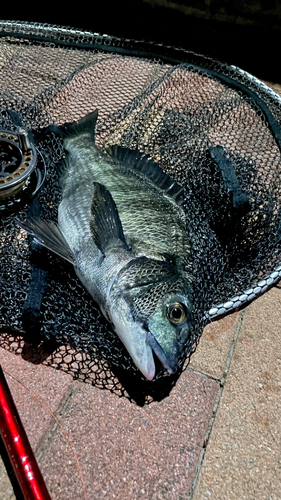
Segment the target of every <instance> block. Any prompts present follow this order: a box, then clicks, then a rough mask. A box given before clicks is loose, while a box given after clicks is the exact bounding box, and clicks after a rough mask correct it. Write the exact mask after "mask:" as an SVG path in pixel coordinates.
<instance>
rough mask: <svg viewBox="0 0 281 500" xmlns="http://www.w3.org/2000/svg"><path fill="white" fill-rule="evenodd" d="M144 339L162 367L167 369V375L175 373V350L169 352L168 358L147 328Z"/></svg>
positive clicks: (176, 354)
mask: <svg viewBox="0 0 281 500" xmlns="http://www.w3.org/2000/svg"><path fill="white" fill-rule="evenodd" d="M146 341H147V344H148V346H149V347H150V348H151V350H152V351H153V353H154V354H155V356H156V357H157V358H158V359H159V361H160V362H161V364H162V365H163V367H164V368H165V369H166V370H167V372H168V373H169V375H172V374H173V373H176V372H177V370H178V353H177V352H176V351H175V352H174V353H172V354H169V358H168V357H167V355H166V354H165V352H164V349H163V348H162V347H161V346H160V344H159V343H158V342H157V340H156V339H155V337H154V336H153V335H152V333H151V332H150V331H149V330H148V331H147V336H146ZM154 375H155V366H154ZM149 380H152V379H149Z"/></svg>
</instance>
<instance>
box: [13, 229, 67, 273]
mask: <svg viewBox="0 0 281 500" xmlns="http://www.w3.org/2000/svg"><path fill="white" fill-rule="evenodd" d="M18 224H19V226H20V227H21V228H22V229H24V230H25V231H27V232H28V233H29V234H31V236H33V237H34V240H35V241H36V242H37V243H40V245H43V246H44V247H46V248H48V250H51V252H54V253H55V254H57V255H59V256H60V257H62V258H63V259H65V260H67V261H68V262H70V263H71V264H75V258H74V256H73V254H72V252H71V250H70V248H69V245H68V243H67V241H66V239H65V237H64V236H63V234H62V232H61V230H60V228H59V227H58V226H57V225H56V224H55V223H54V222H46V221H44V220H40V219H39V220H35V219H33V220H27V221H18Z"/></svg>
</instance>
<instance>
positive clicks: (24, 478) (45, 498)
mask: <svg viewBox="0 0 281 500" xmlns="http://www.w3.org/2000/svg"><path fill="white" fill-rule="evenodd" d="M0 434H1V437H2V440H3V442H4V444H5V447H6V450H7V453H8V456H9V458H10V461H11V463H12V465H13V469H14V472H15V475H16V477H17V480H18V482H19V485H20V487H21V490H22V493H23V496H24V499H25V500H51V497H50V495H49V493H48V490H47V487H46V485H45V482H44V479H43V477H42V474H41V472H40V469H39V467H38V464H37V462H36V459H35V456H34V454H33V451H32V448H31V446H30V443H29V441H28V437H27V435H26V433H25V430H24V428H23V425H22V422H21V420H20V417H19V414H18V411H17V409H16V406H15V403H14V401H13V398H12V395H11V393H10V390H9V387H8V384H7V382H6V379H5V376H4V373H3V370H2V368H1V366H0Z"/></svg>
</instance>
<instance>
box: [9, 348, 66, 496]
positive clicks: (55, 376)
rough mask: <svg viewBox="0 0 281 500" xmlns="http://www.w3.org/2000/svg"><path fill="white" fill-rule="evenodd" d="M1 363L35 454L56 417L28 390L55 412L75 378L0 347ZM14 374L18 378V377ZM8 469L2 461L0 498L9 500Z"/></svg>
mask: <svg viewBox="0 0 281 500" xmlns="http://www.w3.org/2000/svg"><path fill="white" fill-rule="evenodd" d="M0 364H1V366H2V368H3V371H4V373H5V377H6V380H7V383H8V385H9V388H10V391H11V394H12V397H13V399H14V401H15V404H16V407H17V410H18V412H19V415H20V418H21V420H22V423H23V426H24V428H25V431H26V433H27V436H28V439H29V441H30V444H31V446H32V449H33V451H34V452H35V453H36V451H37V449H38V448H39V447H40V444H41V440H42V439H43V440H44V437H45V433H46V432H47V430H48V429H49V426H52V425H53V419H52V417H51V415H50V413H49V412H48V411H47V410H46V409H45V408H44V407H43V406H42V404H41V403H40V401H38V400H37V399H36V398H35V396H34V395H33V394H31V393H30V391H29V390H28V389H30V390H31V391H32V392H33V393H35V394H36V395H38V396H39V398H40V399H41V400H42V401H43V402H44V403H45V404H46V406H47V407H48V408H49V409H50V410H51V411H52V412H56V410H57V408H58V407H59V405H60V403H61V401H62V400H63V398H64V397H65V396H66V395H67V393H68V390H69V387H71V384H72V383H73V382H72V378H71V377H70V376H69V375H66V374H65V373H63V372H56V371H55V370H53V369H51V368H48V367H46V366H43V365H33V364H32V363H30V362H27V361H25V360H24V359H22V357H21V356H16V355H15V354H13V353H11V352H8V351H6V350H4V349H1V348H0ZM11 376H12V377H15V379H16V380H15V379H14V378H12V377H11ZM5 471H6V468H5V466H4V464H3V462H2V461H1V462H0V492H1V496H0V498H1V500H6V499H9V500H10V498H14V496H13V495H12V496H11V497H10V491H13V490H12V487H11V483H10V481H9V479H8V477H7V474H6V472H5ZM2 495H3V496H2ZM4 495H6V496H4Z"/></svg>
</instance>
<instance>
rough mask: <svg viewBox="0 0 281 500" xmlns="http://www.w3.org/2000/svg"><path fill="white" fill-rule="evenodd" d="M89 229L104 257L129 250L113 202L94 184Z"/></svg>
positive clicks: (100, 185) (110, 197)
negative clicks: (114, 252)
mask: <svg viewBox="0 0 281 500" xmlns="http://www.w3.org/2000/svg"><path fill="white" fill-rule="evenodd" d="M94 188H95V193H94V198H93V202H92V207H91V213H92V216H93V217H92V219H91V221H90V228H91V232H92V237H93V240H94V243H95V244H96V245H97V247H98V249H99V250H100V251H101V253H102V254H103V255H104V256H105V257H106V255H107V254H110V253H112V252H113V251H116V250H118V249H121V248H123V249H125V250H129V247H128V245H127V243H126V240H125V236H124V233H123V228H122V224H121V221H120V217H119V214H118V210H117V207H116V205H115V202H114V200H113V198H112V196H111V194H110V192H109V191H108V189H106V187H105V186H103V185H102V184H99V183H98V182H94Z"/></svg>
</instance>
